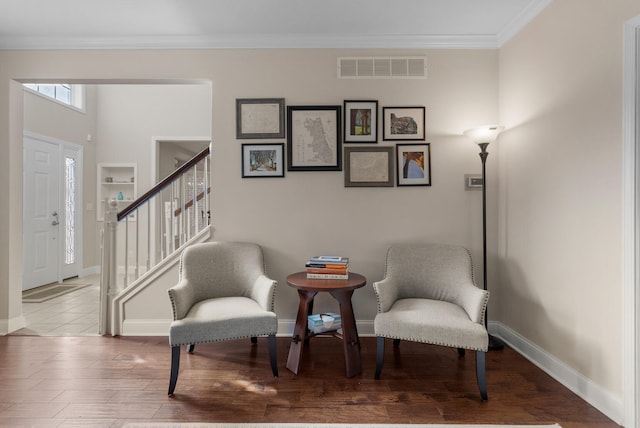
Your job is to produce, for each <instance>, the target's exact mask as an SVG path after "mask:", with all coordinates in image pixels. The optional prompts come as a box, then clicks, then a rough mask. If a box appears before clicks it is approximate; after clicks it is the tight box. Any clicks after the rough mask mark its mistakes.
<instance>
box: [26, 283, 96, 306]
mask: <svg viewBox="0 0 640 428" xmlns="http://www.w3.org/2000/svg"><path fill="white" fill-rule="evenodd" d="M88 285H89V284H52V285H45V286H42V287H38V288H36V289H33V290H27V291H24V292H23V293H22V303H42V302H46V301H47V300H51V299H54V298H56V297H59V296H62V295H63V294H67V293H71V292H73V291H76V290H80V289H81V288H84V287H86V286H88Z"/></svg>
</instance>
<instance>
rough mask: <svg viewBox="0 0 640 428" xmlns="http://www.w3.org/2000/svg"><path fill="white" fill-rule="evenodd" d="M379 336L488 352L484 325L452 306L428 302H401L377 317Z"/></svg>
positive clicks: (442, 302)
mask: <svg viewBox="0 0 640 428" xmlns="http://www.w3.org/2000/svg"><path fill="white" fill-rule="evenodd" d="M374 330H375V332H376V336H382V337H389V338H393V339H402V340H409V341H413V342H423V343H430V344H433V345H442V346H451V347H454V348H464V349H471V350H476V351H486V350H487V347H488V341H489V338H488V336H487V331H486V330H485V329H484V326H483V325H482V324H478V323H473V322H470V320H469V316H468V315H467V313H466V312H465V310H464V309H462V308H461V307H460V306H458V305H455V304H453V303H449V302H444V301H439V300H428V299H400V300H397V301H396V302H395V303H394V304H393V306H392V307H391V308H390V309H389V311H387V312H384V313H380V314H378V315H377V316H376V317H375V320H374Z"/></svg>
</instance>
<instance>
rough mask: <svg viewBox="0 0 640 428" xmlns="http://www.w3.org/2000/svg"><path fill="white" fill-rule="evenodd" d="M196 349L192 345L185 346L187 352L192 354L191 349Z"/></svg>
mask: <svg viewBox="0 0 640 428" xmlns="http://www.w3.org/2000/svg"><path fill="white" fill-rule="evenodd" d="M195 347H196V345H194V344H193V343H190V344H188V345H187V352H188V353H190V354H193V349H194V348H195Z"/></svg>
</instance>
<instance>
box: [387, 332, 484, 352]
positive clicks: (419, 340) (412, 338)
mask: <svg viewBox="0 0 640 428" xmlns="http://www.w3.org/2000/svg"><path fill="white" fill-rule="evenodd" d="M378 337H386V338H387V339H399V340H406V341H409V342H419V343H428V344H430V345H439V346H448V347H450V348H464V349H468V350H470V351H482V352H485V351H486V349H480V348H470V347H468V346H460V345H454V344H451V343H446V342H438V341H431V340H423V339H418V338H415V337H396V336H390V335H379V336H378Z"/></svg>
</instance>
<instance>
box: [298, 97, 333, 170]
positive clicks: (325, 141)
mask: <svg viewBox="0 0 640 428" xmlns="http://www.w3.org/2000/svg"><path fill="white" fill-rule="evenodd" d="M341 117H342V108H341V106H288V107H287V171H342V142H341V139H340V134H341Z"/></svg>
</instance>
